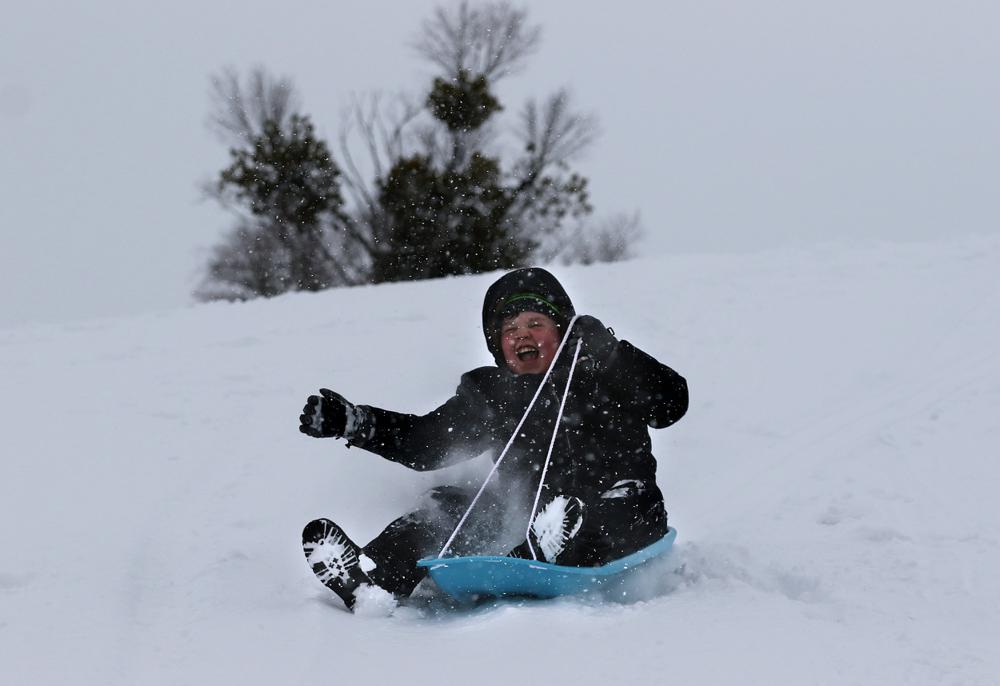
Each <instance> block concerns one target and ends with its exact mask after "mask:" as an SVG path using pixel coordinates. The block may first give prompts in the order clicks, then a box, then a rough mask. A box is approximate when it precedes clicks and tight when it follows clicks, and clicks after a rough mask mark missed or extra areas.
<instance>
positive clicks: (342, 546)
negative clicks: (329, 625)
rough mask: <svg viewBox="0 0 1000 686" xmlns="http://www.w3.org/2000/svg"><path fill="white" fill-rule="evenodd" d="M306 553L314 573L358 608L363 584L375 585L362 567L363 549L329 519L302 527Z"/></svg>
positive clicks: (342, 597) (348, 602)
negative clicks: (357, 604)
mask: <svg viewBox="0 0 1000 686" xmlns="http://www.w3.org/2000/svg"><path fill="white" fill-rule="evenodd" d="M302 552H304V553H305V556H306V562H308V563H309V566H310V567H312V571H313V574H315V575H316V578H317V579H319V580H320V581H321V582H322V583H323V585H324V586H326V587H327V588H329V589H330V590H331V591H333V592H334V593H336V594H337V595H338V596H339V597H340V599H341V600H343V601H344V605H346V606H347V609H348V610H351V611H353V610H354V603H355V600H356V592H357V591H358V587H359V586H361V585H362V584H368V585H374V584H372V581H371V579H369V578H368V575H367V574H365V572H364V571H363V570H362V569H361V566H360V558H361V548H360V547H359V546H358V545H357V544H356V543H355V542H354V541H352V540H351V539H350V538H348V536H347V534H345V533H344V530H343V529H341V528H340V527H339V526H337V525H336V524H334V523H333V522H331V521H330V520H329V519H316V520H313V521H311V522H309V523H308V524H306V528H305V529H303V530H302Z"/></svg>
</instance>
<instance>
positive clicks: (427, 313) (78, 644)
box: [0, 238, 1000, 685]
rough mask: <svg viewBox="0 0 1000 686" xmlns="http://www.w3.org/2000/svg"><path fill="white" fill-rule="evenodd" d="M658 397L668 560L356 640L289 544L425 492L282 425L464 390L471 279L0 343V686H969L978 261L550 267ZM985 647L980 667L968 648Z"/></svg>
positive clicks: (870, 255) (996, 514) (352, 619)
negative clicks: (323, 403)
mask: <svg viewBox="0 0 1000 686" xmlns="http://www.w3.org/2000/svg"><path fill="white" fill-rule="evenodd" d="M555 271H556V272H557V274H558V275H559V276H560V277H561V278H562V279H563V280H564V282H565V284H566V286H567V288H568V290H569V291H570V293H571V294H572V295H573V297H574V299H575V301H576V302H577V304H578V307H579V309H580V310H581V311H582V312H586V313H592V314H595V315H597V316H599V317H601V318H602V319H603V320H604V321H605V322H606V323H607V324H609V325H612V326H613V327H614V328H615V330H616V331H617V333H618V335H619V336H621V337H623V338H626V339H628V340H630V341H632V342H634V343H636V344H637V345H639V346H640V347H642V348H644V349H646V350H648V351H649V352H651V353H653V354H654V355H655V356H657V357H658V358H660V359H661V360H662V361H664V362H666V363H667V364H670V365H671V366H673V367H674V368H676V369H677V370H678V371H680V372H681V373H682V374H684V375H685V376H686V377H687V379H688V381H689V383H690V387H691V392H692V404H691V409H690V411H689V414H688V416H687V417H686V418H685V419H684V420H682V421H681V422H680V423H679V424H677V425H676V426H674V427H672V428H669V429H666V430H663V431H659V432H655V433H654V450H655V452H656V454H657V455H658V457H659V475H660V476H659V478H660V481H661V484H662V486H663V488H664V490H665V492H666V494H667V498H668V506H669V509H670V512H671V522H672V523H673V524H674V525H675V526H676V527H677V528H678V529H679V531H680V536H679V538H678V543H677V545H676V548H675V551H674V552H673V553H672V554H671V556H670V557H669V558H668V559H667V560H665V561H664V562H663V563H662V564H661V565H659V566H658V567H657V568H656V569H654V570H652V571H651V573H649V574H646V575H645V577H644V578H642V579H640V583H637V584H636V585H635V586H634V587H633V588H631V589H630V590H629V594H628V595H626V596H624V597H622V598H619V599H615V600H606V601H604V602H595V601H590V602H581V601H557V602H547V603H529V604H524V605H514V604H510V605H503V606H500V607H487V608H484V609H481V610H478V611H476V612H465V613H460V612H454V611H449V610H447V609H446V608H443V607H442V606H441V604H434V603H430V604H426V605H418V606H414V607H405V608H401V609H400V610H399V611H397V613H396V614H395V615H394V616H392V617H388V618H386V617H377V618H373V617H358V616H352V615H349V614H347V613H345V612H343V611H341V609H340V607H339V603H338V602H337V601H336V599H333V598H332V597H330V596H329V595H328V593H327V592H326V590H325V589H323V588H322V587H321V586H319V584H318V583H317V582H316V581H315V579H314V578H313V577H312V575H311V573H310V572H309V570H308V569H307V567H306V565H305V563H304V562H303V560H302V558H301V553H300V550H299V540H298V538H299V532H300V530H301V527H302V525H303V524H304V523H305V522H306V521H308V520H309V519H312V518H314V517H317V516H330V517H332V518H334V519H336V520H337V521H338V522H340V523H341V524H342V525H343V526H344V527H345V528H346V529H347V530H348V531H350V532H352V533H354V534H355V537H356V538H357V539H360V540H367V539H368V538H370V537H371V536H373V535H375V534H376V533H377V532H378V531H379V529H380V527H381V526H382V525H384V524H385V523H387V522H388V521H389V520H390V519H392V518H393V517H394V516H396V515H398V514H400V513H401V512H403V511H405V510H406V508H407V506H408V504H409V503H410V501H412V500H413V499H414V498H415V497H416V496H417V495H418V494H419V493H420V491H421V490H422V489H425V488H426V487H428V486H429V485H431V484H433V483H435V482H436V481H437V480H440V479H459V478H474V477H475V476H476V475H477V474H479V473H482V472H483V471H484V468H485V464H484V462H483V460H482V459H479V460H476V461H474V462H472V463H469V464H467V465H463V466H460V467H457V468H452V469H450V470H447V471H445V472H443V473H430V474H416V473H412V472H408V471H407V470H405V469H404V468H402V467H399V466H397V465H393V464H391V463H388V462H385V461H382V460H380V459H379V458H376V457H374V456H371V455H369V454H367V453H365V452H363V451H361V450H358V449H352V450H347V449H345V447H344V446H343V444H341V443H338V442H334V441H316V440H311V439H308V438H306V437H304V436H302V435H301V434H299V433H298V432H297V430H296V427H297V416H298V413H299V409H300V407H301V405H302V402H303V400H304V398H305V396H306V395H308V394H309V393H311V392H314V390H315V389H316V388H318V387H319V386H328V387H331V388H334V389H336V390H337V391H339V392H341V393H343V394H344V395H346V396H347V397H348V398H351V399H353V400H355V401H357V402H368V403H373V404H380V405H383V406H387V407H391V408H394V409H399V410H406V411H414V412H423V411H427V410H429V409H431V408H432V407H433V406H435V405H436V404H437V403H439V402H440V401H443V400H444V399H445V398H446V397H447V396H448V395H449V394H450V393H451V391H452V390H453V389H454V386H455V385H456V384H457V382H458V378H459V376H460V374H461V373H462V372H463V371H465V370H467V369H470V368H472V367H474V366H478V365H480V364H484V363H487V362H488V360H489V356H488V355H487V353H486V351H485V347H484V345H483V342H482V337H481V332H480V330H479V326H478V321H479V309H480V298H481V296H482V294H483V292H484V291H485V289H486V287H487V285H488V284H489V283H490V282H491V281H492V280H493V278H495V275H484V276H477V277H466V278H454V279H445V280H440V281H433V282H421V283H414V284H407V285H389V286H381V287H373V288H358V289H350V290H337V291H329V292H325V293H321V294H298V295H294V296H289V297H283V298H278V299H274V300H271V301H259V302H252V303H247V304H242V305H225V304H216V305H210V306H199V307H194V308H190V309H187V310H183V311H177V312H171V313H165V314H159V315H148V316H143V317H136V318H129V319H119V320H104V321H94V322H91V323H89V324H87V325H82V326H73V327H44V328H40V327H33V328H20V329H12V330H5V331H0V379H2V382H3V388H4V393H3V395H2V398H0V429H2V432H3V433H2V435H3V439H2V446H3V447H2V457H0V514H2V516H0V541H2V556H0V653H2V664H3V667H2V672H3V674H4V678H3V680H4V682H5V683H35V684H62V683H67V684H68V683H73V684H201V683H240V684H276V683H311V682H319V683H365V684H377V683H386V682H388V681H389V680H390V679H391V680H392V683H416V684H427V683H432V682H433V683H440V682H441V681H442V680H444V681H445V682H447V683H452V682H455V681H458V680H461V681H463V682H468V683H476V684H501V683H503V684H508V683H510V682H511V681H512V680H514V679H515V678H516V679H517V681H518V682H520V683H529V684H530V683H549V684H552V683H574V684H602V685H604V684H608V683H621V682H626V683H642V684H646V683H650V684H652V683H667V682H671V683H681V684H727V683H732V684H737V683H738V684H768V685H773V684H804V683H808V684H854V683H858V684H862V683H863V684H908V685H909V684H995V683H997V682H998V681H1000V653H998V651H997V650H996V646H997V645H1000V574H998V573H997V570H998V569H1000V506H998V505H997V502H996V498H997V495H996V494H997V493H998V492H1000V465H998V464H997V457H998V455H1000V450H998V448H1000V419H998V417H1000V357H998V354H997V351H998V350H1000V317H998V316H997V315H998V312H1000V302H998V301H1000V287H998V280H997V274H998V273H1000V241H998V240H997V239H995V238H979V239H962V240H956V241H954V242H948V243H936V244H912V245H891V244H884V245H871V246H867V247H863V248H853V249H846V248H833V247H827V248H814V249H808V250H806V249H802V250H794V251H793V250H788V251H772V252H766V253H759V254H753V255H742V256H683V257H673V258H657V259H645V260H638V261H634V262H629V263H624V264H617V265H608V266H597V267H589V268H571V269H557V270H555ZM990 646H993V648H990Z"/></svg>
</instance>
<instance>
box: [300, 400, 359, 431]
mask: <svg viewBox="0 0 1000 686" xmlns="http://www.w3.org/2000/svg"><path fill="white" fill-rule="evenodd" d="M319 392H320V393H321V394H322V396H323V397H320V396H318V395H311V396H309V398H308V399H307V400H306V406H305V407H303V408H302V414H301V415H299V431H301V432H302V433H304V434H307V435H309V436H312V437H313V438H340V437H342V436H343V435H344V433H345V431H346V430H347V417H348V413H350V414H351V415H352V418H353V415H354V414H355V407H354V405H352V404H351V403H349V402H348V401H347V400H346V399H345V398H344V396H342V395H340V394H339V393H334V392H333V391H331V390H330V389H328V388H321V389H319Z"/></svg>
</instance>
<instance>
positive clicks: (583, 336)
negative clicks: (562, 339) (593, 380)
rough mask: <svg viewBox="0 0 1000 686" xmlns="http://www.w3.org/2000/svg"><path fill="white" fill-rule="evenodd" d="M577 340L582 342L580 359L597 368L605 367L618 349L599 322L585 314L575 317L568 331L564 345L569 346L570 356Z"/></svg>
mask: <svg viewBox="0 0 1000 686" xmlns="http://www.w3.org/2000/svg"><path fill="white" fill-rule="evenodd" d="M578 340H582V341H583V345H582V346H580V358H581V359H589V360H590V361H591V363H592V364H593V365H594V366H597V367H606V366H607V365H608V362H609V361H610V360H611V355H612V354H613V353H614V352H615V349H616V348H617V347H618V339H617V338H615V336H614V334H612V333H611V331H610V330H608V328H607V327H606V326H604V324H602V323H601V320H600V319H597V318H596V317H591V316H590V315H586V314H585V315H581V316H580V317H577V319H576V321H575V322H574V323H573V328H572V329H571V330H570V336H569V340H568V341H566V345H567V346H569V353H570V354H571V355H572V353H573V350H574V349H575V348H576V342H577V341H578Z"/></svg>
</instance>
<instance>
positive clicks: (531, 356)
mask: <svg viewBox="0 0 1000 686" xmlns="http://www.w3.org/2000/svg"><path fill="white" fill-rule="evenodd" d="M514 354H515V355H517V359H519V360H521V361H522V362H526V361H528V360H537V359H538V348H536V347H535V346H533V345H522V346H521V347H520V348H518V349H517V350H516V351H514Z"/></svg>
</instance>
